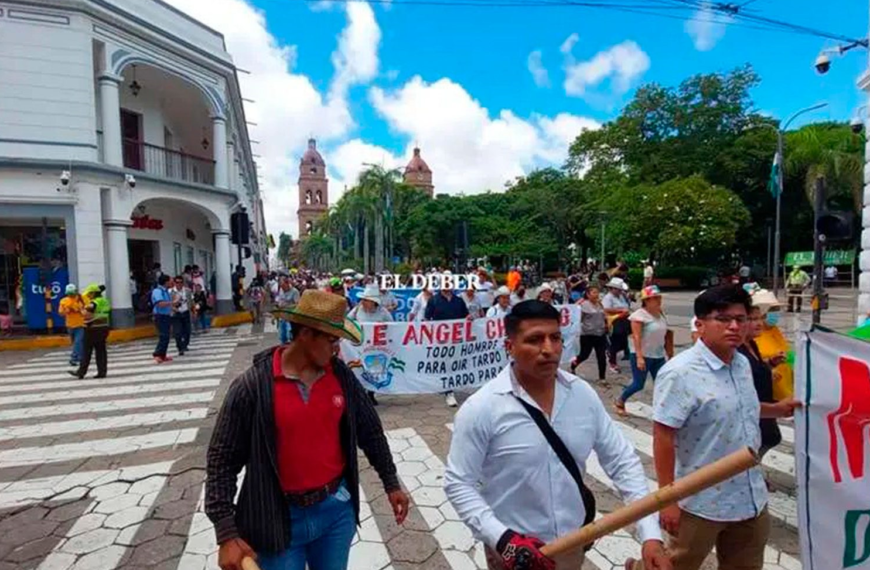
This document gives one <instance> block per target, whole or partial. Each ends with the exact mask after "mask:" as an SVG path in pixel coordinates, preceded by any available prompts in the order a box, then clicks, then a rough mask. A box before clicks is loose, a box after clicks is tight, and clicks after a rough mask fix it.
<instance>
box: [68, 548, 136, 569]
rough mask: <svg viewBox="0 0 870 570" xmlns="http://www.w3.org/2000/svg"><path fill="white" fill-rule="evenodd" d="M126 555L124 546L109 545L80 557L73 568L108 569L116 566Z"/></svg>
mask: <svg viewBox="0 0 870 570" xmlns="http://www.w3.org/2000/svg"><path fill="white" fill-rule="evenodd" d="M123 555H124V547H123V546H118V545H112V546H107V547H105V548H102V549H100V550H97V551H96V552H92V553H90V554H88V555H86V556H82V557H81V558H79V559H78V561H77V562H76V563H75V565H74V566H73V567H72V570H106V569H107V568H115V566H116V564H117V563H118V560H120V559H121V557H122V556H123Z"/></svg>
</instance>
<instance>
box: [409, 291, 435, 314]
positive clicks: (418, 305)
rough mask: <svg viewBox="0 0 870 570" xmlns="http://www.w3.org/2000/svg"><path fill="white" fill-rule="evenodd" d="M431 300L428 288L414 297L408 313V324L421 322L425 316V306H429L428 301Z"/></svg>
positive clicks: (430, 292)
mask: <svg viewBox="0 0 870 570" xmlns="http://www.w3.org/2000/svg"><path fill="white" fill-rule="evenodd" d="M431 298H432V291H430V290H429V289H428V288H426V287H423V289H422V290H421V291H420V292H419V293H418V294H417V296H416V297H414V301H413V305H412V306H411V311H410V312H409V313H408V322H419V321H422V320H423V316H424V315H425V314H426V306H427V305H428V304H429V299H431Z"/></svg>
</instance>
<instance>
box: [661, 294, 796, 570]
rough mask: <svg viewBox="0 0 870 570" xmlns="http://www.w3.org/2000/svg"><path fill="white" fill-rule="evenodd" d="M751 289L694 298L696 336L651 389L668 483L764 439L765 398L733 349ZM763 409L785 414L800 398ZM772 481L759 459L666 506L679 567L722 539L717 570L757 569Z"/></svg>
mask: <svg viewBox="0 0 870 570" xmlns="http://www.w3.org/2000/svg"><path fill="white" fill-rule="evenodd" d="M751 305H752V303H751V298H750V296H749V294H748V293H747V292H746V291H744V290H743V288H742V287H740V286H738V285H721V286H718V287H713V288H711V289H707V290H706V291H704V292H703V293H701V294H700V295H699V296H698V297H697V298H696V299H695V317H696V319H697V326H698V333H699V335H700V337H699V339H698V341H697V342H696V343H695V344H694V346H692V348H690V349H688V350H686V351H684V352H682V353H681V354H679V355H677V356H676V357H675V358H673V359H671V360H670V361H669V362H668V363H667V364H665V365H664V367H662V369H661V371H660V372H659V377H658V379H657V381H656V386H655V394H654V396H653V410H654V411H653V420H654V422H655V423H654V425H653V453H654V460H655V468H656V474H657V476H658V483H659V485H660V486H662V487H664V486H665V485H668V484H670V483H672V482H673V481H674V479H675V478H679V477H683V476H685V475H688V474H689V473H691V472H693V471H695V470H696V469H698V468H700V467H702V466H703V465H706V464H708V463H712V462H713V461H716V460H717V459H720V458H722V457H724V456H726V455H728V454H729V453H732V452H734V451H737V450H738V449H741V448H743V447H746V446H749V447H751V448H753V449H755V450H756V451H757V450H758V449H759V447H760V446H761V432H760V430H759V419H760V417H761V407H760V404H759V401H758V395H757V394H756V391H755V387H754V384H753V381H752V369H751V367H750V364H749V361H748V360H747V358H746V357H745V356H743V355H742V354H740V353H738V352H737V348H738V347H739V346H740V345H741V344H742V343H743V341H744V337H745V335H746V332H747V320H748V313H749V310H750V308H751ZM781 404H782V405H780V406H778V407H776V408H774V409H770V410H767V409H766V410H765V416H764V417H783V416H786V415H789V414H790V413H791V412H792V411H793V410H794V408H796V407H798V406H799V405H800V404H799V403H798V402H795V401H793V400H792V401H788V402H781ZM767 501H768V497H767V486H766V484H765V482H764V476H763V474H762V471H761V468H760V467H755V468H753V469H751V470H749V471H747V472H745V473H741V474H740V475H737V476H736V477H733V478H732V479H729V480H728V481H726V482H724V483H722V484H720V485H716V486H714V487H711V488H710V489H707V490H705V491H702V492H700V493H698V494H696V495H693V496H692V497H690V498H688V499H686V500H684V501H681V502H680V504H679V505H678V506H677V505H673V506H671V507H668V508H666V509H664V510H663V511H662V512H661V514H660V521H661V525H662V527H663V528H664V529H665V530H666V531H667V532H668V533H670V534H671V535H672V537H673V541H672V544H671V553H672V557H673V558H672V560H673V564H674V570H697V569H698V568H699V567H700V566H701V564H702V563H703V562H704V559H705V558H706V557H707V555H708V554H709V553H710V551H711V550H712V549H713V547H714V546H715V547H716V556H717V558H718V568H719V569H720V570H736V569H738V568H739V569H741V570H761V568H762V566H763V564H764V547H765V545H766V544H767V540H768V536H769V534H770V518H769V515H768V512H767Z"/></svg>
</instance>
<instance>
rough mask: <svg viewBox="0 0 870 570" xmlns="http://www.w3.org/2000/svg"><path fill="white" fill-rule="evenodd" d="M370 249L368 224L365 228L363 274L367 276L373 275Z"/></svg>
mask: <svg viewBox="0 0 870 570" xmlns="http://www.w3.org/2000/svg"><path fill="white" fill-rule="evenodd" d="M370 247H371V246H370V244H369V224H368V222H366V224H365V226H364V227H363V273H365V274H366V275H368V274H369V273H371V271H370V269H371V265H370V263H371V258H370V256H369V249H370Z"/></svg>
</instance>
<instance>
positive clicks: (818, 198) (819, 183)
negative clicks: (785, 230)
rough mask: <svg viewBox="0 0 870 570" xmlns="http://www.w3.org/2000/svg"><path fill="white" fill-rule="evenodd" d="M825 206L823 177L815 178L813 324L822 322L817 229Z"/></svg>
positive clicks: (821, 238)
mask: <svg viewBox="0 0 870 570" xmlns="http://www.w3.org/2000/svg"><path fill="white" fill-rule="evenodd" d="M824 207H825V179H824V177H822V176H819V177H818V178H816V188H815V192H814V193H813V214H814V215H813V243H814V247H813V324H814V325H818V324H820V323H821V322H822V305H823V296H824V292H823V291H822V287H823V284H824V279H823V271H824V245H825V235H824V234H823V233H821V232H820V231H819V218H820V217H821V215H822V210H823V209H824Z"/></svg>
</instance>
